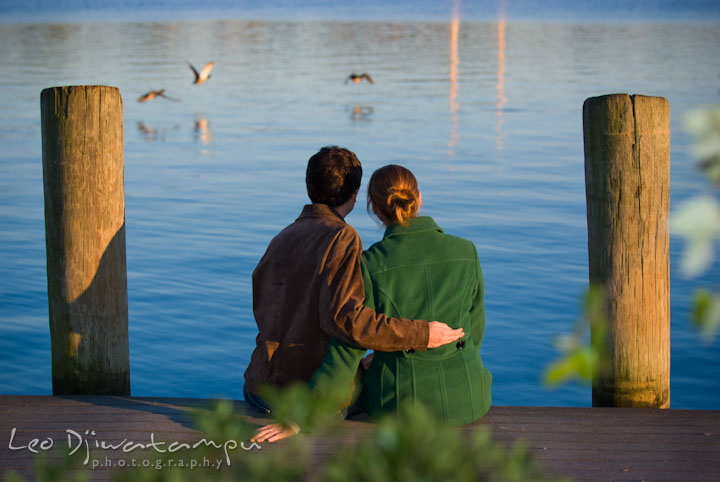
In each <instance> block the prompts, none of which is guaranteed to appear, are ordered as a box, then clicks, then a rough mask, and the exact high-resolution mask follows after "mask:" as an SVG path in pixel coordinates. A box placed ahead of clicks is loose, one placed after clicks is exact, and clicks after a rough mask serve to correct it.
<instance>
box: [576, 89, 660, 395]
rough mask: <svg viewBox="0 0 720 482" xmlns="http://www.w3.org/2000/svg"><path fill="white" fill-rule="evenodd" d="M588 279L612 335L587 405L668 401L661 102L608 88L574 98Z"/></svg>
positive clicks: (658, 99)
mask: <svg viewBox="0 0 720 482" xmlns="http://www.w3.org/2000/svg"><path fill="white" fill-rule="evenodd" d="M583 131H584V142H585V187H586V196H587V222H588V258H589V264H590V281H591V283H598V284H601V285H602V286H604V287H605V290H606V294H607V297H608V300H607V301H608V303H607V306H608V322H609V324H610V332H611V333H612V340H611V343H610V345H611V346H610V350H609V351H610V353H609V363H608V367H607V369H606V370H604V371H601V372H599V373H597V372H596V373H594V375H595V378H594V381H593V390H592V403H593V406H614V407H655V408H668V407H669V406H670V274H669V262H668V252H669V234H668V227H667V223H668V216H669V202H670V107H669V104H668V101H667V100H666V99H664V98H662V97H646V96H641V95H634V96H629V95H627V94H614V95H606V96H602V97H593V98H589V99H587V100H586V101H585V103H584V105H583Z"/></svg>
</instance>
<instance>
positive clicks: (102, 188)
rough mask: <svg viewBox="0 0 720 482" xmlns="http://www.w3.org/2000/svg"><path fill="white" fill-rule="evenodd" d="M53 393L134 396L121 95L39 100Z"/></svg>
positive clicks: (111, 91) (52, 95) (100, 90)
mask: <svg viewBox="0 0 720 482" xmlns="http://www.w3.org/2000/svg"><path fill="white" fill-rule="evenodd" d="M40 107H41V109H40V110H41V124H42V156H43V184H44V192H45V240H46V251H47V274H48V305H49V318H50V335H51V346H52V383H53V394H55V395H59V394H95V395H99V394H107V395H110V394H112V395H129V394H130V361H129V349H128V302H127V265H126V257H125V197H124V189H123V130H122V123H123V118H122V99H121V97H120V91H119V90H118V89H117V88H115V87H107V86H72V87H52V88H48V89H45V90H43V91H42V93H41V95H40Z"/></svg>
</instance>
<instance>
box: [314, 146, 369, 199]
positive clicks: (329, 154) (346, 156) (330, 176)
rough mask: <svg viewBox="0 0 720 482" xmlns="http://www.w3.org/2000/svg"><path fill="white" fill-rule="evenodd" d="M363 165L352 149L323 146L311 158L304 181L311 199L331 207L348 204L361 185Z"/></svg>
mask: <svg viewBox="0 0 720 482" xmlns="http://www.w3.org/2000/svg"><path fill="white" fill-rule="evenodd" d="M361 180H362V165H360V161H359V160H358V158H357V156H355V154H354V153H353V152H352V151H349V150H347V149H344V148H342V147H337V146H328V147H323V148H322V149H320V150H319V151H318V153H317V154H315V155H314V156H312V157H311V158H310V160H309V161H308V166H307V171H306V172H305V184H306V185H307V193H308V196H310V200H311V201H312V202H313V203H315V204H327V205H328V206H331V207H336V206H341V205H342V204H345V202H347V201H348V200H349V199H350V198H351V197H352V196H353V194H355V193H356V192H357V190H358V189H360V181H361Z"/></svg>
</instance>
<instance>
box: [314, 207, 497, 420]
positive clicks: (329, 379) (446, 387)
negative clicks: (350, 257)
mask: <svg viewBox="0 0 720 482" xmlns="http://www.w3.org/2000/svg"><path fill="white" fill-rule="evenodd" d="M362 261H363V263H362V268H363V281H364V283H365V296H366V300H365V304H366V305H367V306H369V307H371V308H374V309H375V310H376V311H378V312H380V313H385V314H387V315H389V316H394V317H403V318H410V319H418V320H429V321H442V322H444V323H447V324H448V325H450V326H451V327H453V328H459V327H462V328H463V330H464V332H465V336H464V337H463V338H462V339H460V340H458V341H456V342H453V343H451V344H448V345H445V346H442V347H439V348H433V349H428V350H427V351H416V352H408V351H397V352H375V356H374V359H373V362H372V365H371V366H370V368H369V370H368V371H367V372H366V373H365V374H364V376H363V391H362V397H363V400H362V401H363V405H364V408H365V409H366V410H367V411H368V413H370V415H373V416H374V415H380V414H383V413H395V412H396V411H397V409H398V406H399V403H401V402H405V401H419V402H422V403H423V405H425V407H426V408H428V409H429V410H430V411H431V412H432V413H433V414H435V415H436V416H437V417H438V418H440V419H441V420H444V421H446V422H448V423H452V424H465V423H469V422H472V421H475V420H477V419H478V418H480V417H482V416H483V415H485V413H487V411H488V409H489V408H490V385H491V380H492V378H491V376H490V372H489V371H488V370H487V368H485V367H484V366H483V362H482V359H481V357H480V345H481V343H482V339H483V332H484V330H485V310H484V306H483V296H484V285H483V278H482V271H481V269H480V262H479V261H478V256H477V250H476V249H475V245H474V244H473V243H472V242H470V241H468V240H465V239H462V238H458V237H456V236H451V235H448V234H445V233H444V232H443V230H442V229H441V228H440V227H438V225H437V224H435V222H434V221H433V219H432V218H430V217H427V216H422V217H416V218H412V219H411V220H410V221H409V224H408V225H407V226H402V225H399V224H394V225H392V226H390V227H388V228H387V230H386V231H385V234H384V236H383V239H382V240H381V241H379V242H377V243H375V244H374V245H372V246H371V247H370V248H369V249H368V250H367V251H365V252H364V253H363V259H362ZM365 352H366V350H365V349H360V348H356V347H353V346H351V345H348V344H345V343H343V342H340V341H338V340H336V339H333V340H332V341H331V343H330V347H329V352H328V354H327V356H326V357H325V359H324V360H323V363H322V364H321V366H320V368H319V369H318V370H317V372H315V376H314V377H313V380H312V382H311V386H313V387H315V388H317V389H319V390H320V391H321V392H325V391H327V390H329V389H330V386H329V385H330V384H336V383H338V380H339V378H338V377H340V378H341V379H342V378H343V377H344V380H343V381H342V382H340V383H345V382H347V383H349V378H351V377H353V376H354V374H355V372H356V370H357V367H358V365H359V363H360V360H361V359H362V357H363V355H364V354H365Z"/></svg>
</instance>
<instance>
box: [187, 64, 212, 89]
mask: <svg viewBox="0 0 720 482" xmlns="http://www.w3.org/2000/svg"><path fill="white" fill-rule="evenodd" d="M188 65H189V66H190V70H192V71H193V74H195V80H194V81H193V84H202V83H203V82H205V81H206V80H207V79H209V78H210V71H211V70H212V68H213V65H215V62H208V63H207V64H205V67H203V69H202V70H201V71H200V72H199V73H198V71H197V69H196V68H195V67H193V65H192V64H191V63H190V62H188Z"/></svg>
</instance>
